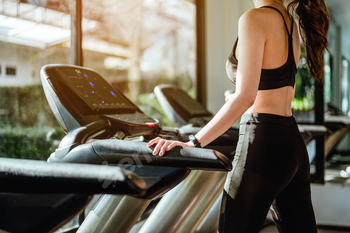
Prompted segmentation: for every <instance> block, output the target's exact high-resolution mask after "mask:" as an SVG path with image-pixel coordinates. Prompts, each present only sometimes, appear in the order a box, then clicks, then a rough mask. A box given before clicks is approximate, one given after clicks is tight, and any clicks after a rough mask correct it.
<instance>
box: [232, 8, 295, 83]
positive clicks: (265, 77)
mask: <svg viewBox="0 0 350 233" xmlns="http://www.w3.org/2000/svg"><path fill="white" fill-rule="evenodd" d="M261 8H271V9H274V10H276V11H277V12H278V13H280V14H281V16H282V18H283V22H284V26H285V27H286V30H287V33H288V58H287V61H286V63H285V64H284V65H282V66H281V67H278V68H275V69H261V76H260V83H259V88H258V90H271V89H277V88H280V87H285V86H292V87H293V88H294V84H295V75H296V73H297V70H298V69H297V67H296V64H295V60H294V52H293V25H294V21H293V19H292V26H291V32H290V33H289V30H288V27H287V23H286V21H285V19H284V17H283V14H282V13H281V12H280V11H279V10H278V9H277V8H275V7H272V6H263V7H261ZM237 42H238V38H237V39H236V42H235V44H234V46H233V49H232V52H231V54H230V56H229V57H228V60H229V61H230V63H231V64H232V68H233V71H236V70H237V65H238V60H237V58H236V49H237ZM231 81H232V82H233V83H235V82H236V80H235V79H234V80H231Z"/></svg>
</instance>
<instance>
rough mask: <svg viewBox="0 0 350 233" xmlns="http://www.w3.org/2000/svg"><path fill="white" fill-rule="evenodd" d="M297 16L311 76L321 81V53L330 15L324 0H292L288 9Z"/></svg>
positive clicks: (324, 43) (325, 44) (324, 44)
mask: <svg viewBox="0 0 350 233" xmlns="http://www.w3.org/2000/svg"><path fill="white" fill-rule="evenodd" d="M290 9H293V10H294V11H295V13H296V14H297V15H298V16H299V31H300V34H301V38H302V40H303V42H304V45H305V47H306V54H307V64H308V66H309V69H310V74H311V76H312V77H313V78H314V79H315V80H317V81H323V69H324V67H323V66H324V64H323V53H324V51H325V49H326V48H327V45H328V40H327V33H328V28H329V22H330V16H329V14H328V11H327V7H326V4H325V3H324V0H292V2H291V3H289V5H288V11H289V10H290Z"/></svg>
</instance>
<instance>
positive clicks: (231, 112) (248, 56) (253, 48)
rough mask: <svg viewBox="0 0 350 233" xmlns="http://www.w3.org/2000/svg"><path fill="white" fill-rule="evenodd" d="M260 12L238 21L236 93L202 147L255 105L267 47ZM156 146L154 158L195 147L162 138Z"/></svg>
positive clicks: (205, 131)
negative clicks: (173, 150)
mask: <svg viewBox="0 0 350 233" xmlns="http://www.w3.org/2000/svg"><path fill="white" fill-rule="evenodd" d="M260 17H261V15H260V14H259V12H258V9H252V10H250V11H248V12H246V13H245V14H243V15H242V16H241V18H240V20H239V25H238V35H239V42H238V46H237V59H238V61H239V62H238V67H237V77H236V92H235V93H234V94H232V95H231V97H230V98H229V99H228V100H227V102H226V103H225V104H224V105H223V107H222V108H221V109H220V110H219V111H218V112H217V114H216V115H215V116H214V117H213V119H212V120H211V121H210V122H209V123H208V124H207V125H205V126H204V127H203V128H202V129H201V130H200V131H199V132H198V133H197V134H196V138H197V140H198V141H199V142H200V143H201V145H202V147H204V146H206V145H207V144H209V143H210V142H211V141H213V140H214V139H216V138H217V137H219V136H220V135H221V134H223V133H224V132H225V131H226V130H227V129H229V128H230V127H231V126H232V125H233V124H234V123H235V122H236V121H237V120H238V119H239V118H240V117H241V116H242V114H243V113H244V112H245V111H246V110H247V109H248V108H249V107H250V106H251V105H252V104H253V103H254V101H255V97H256V95H257V91H258V86H259V81H260V74H261V67H262V59H263V54H264V45H265V38H266V37H265V31H264V30H263V28H262V27H261V25H260V20H259V18H260ZM154 144H157V146H156V147H155V149H154V150H153V154H154V155H156V154H158V152H159V155H163V154H164V152H165V151H168V150H171V149H172V148H173V147H175V146H193V144H192V142H187V143H182V142H178V141H169V140H164V139H161V138H156V139H153V140H152V141H150V142H149V143H148V145H149V146H152V145H154Z"/></svg>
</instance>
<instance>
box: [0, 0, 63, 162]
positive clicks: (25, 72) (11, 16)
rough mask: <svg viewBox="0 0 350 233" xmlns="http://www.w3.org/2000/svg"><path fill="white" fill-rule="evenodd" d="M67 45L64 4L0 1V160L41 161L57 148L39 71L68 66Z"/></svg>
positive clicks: (57, 135) (48, 0)
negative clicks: (61, 64) (46, 66)
mask: <svg viewBox="0 0 350 233" xmlns="http://www.w3.org/2000/svg"><path fill="white" fill-rule="evenodd" d="M69 44H70V14H69V1H68V0H62V1H57V0H45V1H33V0H21V1H18V0H6V1H0V51H1V53H0V64H2V67H1V69H2V70H1V73H2V77H6V78H3V79H1V82H0V157H17V158H27V159H42V160H46V159H47V157H48V156H49V155H50V153H51V152H52V151H54V149H55V148H57V145H55V144H54V143H55V139H59V138H60V137H61V136H63V134H64V133H63V131H62V130H61V129H60V127H59V126H58V123H57V121H56V119H55V118H54V116H53V114H52V113H51V110H50V108H49V107H48V104H47V101H46V98H45V96H44V93H43V89H42V87H41V82H40V75H39V73H40V69H41V68H42V67H43V66H44V65H46V64H52V63H64V64H67V63H69V58H70V49H69ZM9 61H10V62H11V63H10V64H9V63H8V62H9ZM14 77H15V78H14Z"/></svg>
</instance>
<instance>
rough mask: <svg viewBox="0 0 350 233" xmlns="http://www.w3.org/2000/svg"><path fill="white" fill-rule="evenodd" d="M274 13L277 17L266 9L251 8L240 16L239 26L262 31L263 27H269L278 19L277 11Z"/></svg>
mask: <svg viewBox="0 0 350 233" xmlns="http://www.w3.org/2000/svg"><path fill="white" fill-rule="evenodd" d="M276 13H277V15H276V14H271V10H269V9H267V8H253V9H250V10H248V11H246V12H245V13H244V14H243V15H241V17H240V18H239V25H240V27H248V28H250V27H251V28H260V29H263V28H264V27H269V25H270V24H271V23H272V22H274V21H275V20H276V19H277V17H280V16H279V15H278V12H277V11H276Z"/></svg>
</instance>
